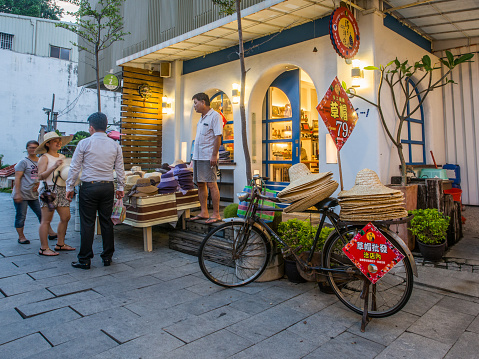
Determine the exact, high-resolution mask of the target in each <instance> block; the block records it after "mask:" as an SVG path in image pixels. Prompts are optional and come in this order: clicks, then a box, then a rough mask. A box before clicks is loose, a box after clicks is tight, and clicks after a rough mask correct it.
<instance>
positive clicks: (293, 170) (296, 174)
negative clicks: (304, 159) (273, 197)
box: [278, 163, 331, 197]
mask: <svg viewBox="0 0 479 359" xmlns="http://www.w3.org/2000/svg"><path fill="white" fill-rule="evenodd" d="M330 174H331V172H325V173H311V171H310V170H309V168H308V166H306V165H305V164H304V163H297V164H295V165H292V166H291V167H290V168H289V180H290V184H289V185H288V186H287V187H286V188H285V189H283V190H282V191H281V192H278V197H281V196H284V195H285V194H287V193H290V192H294V191H296V190H298V189H299V188H301V187H303V186H305V185H308V184H311V183H313V182H316V181H319V180H321V179H323V178H324V177H326V176H328V175H330Z"/></svg>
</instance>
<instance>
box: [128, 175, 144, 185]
mask: <svg viewBox="0 0 479 359" xmlns="http://www.w3.org/2000/svg"><path fill="white" fill-rule="evenodd" d="M140 178H141V177H140V176H138V175H131V176H128V177H126V184H127V185H131V186H133V185H135V184H136V182H137V181H138V180H139V179H140Z"/></svg>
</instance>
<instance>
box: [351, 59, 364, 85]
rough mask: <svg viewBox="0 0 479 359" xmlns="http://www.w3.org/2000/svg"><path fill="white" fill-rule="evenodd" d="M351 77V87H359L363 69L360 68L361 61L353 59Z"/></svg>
mask: <svg viewBox="0 0 479 359" xmlns="http://www.w3.org/2000/svg"><path fill="white" fill-rule="evenodd" d="M351 77H352V78H353V81H352V83H351V86H352V87H361V79H362V78H363V70H361V61H359V60H357V59H354V60H353V68H352V69H351Z"/></svg>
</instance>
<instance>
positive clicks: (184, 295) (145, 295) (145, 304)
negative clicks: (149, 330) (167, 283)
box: [125, 284, 200, 316]
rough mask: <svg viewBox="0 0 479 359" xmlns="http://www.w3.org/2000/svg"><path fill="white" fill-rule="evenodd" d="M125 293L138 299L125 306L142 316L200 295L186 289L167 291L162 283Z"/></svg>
mask: <svg viewBox="0 0 479 359" xmlns="http://www.w3.org/2000/svg"><path fill="white" fill-rule="evenodd" d="M125 294H126V295H127V298H132V299H137V301H135V302H134V303H132V304H128V305H126V306H125V308H128V309H129V310H131V311H132V312H134V313H137V314H138V315H141V316H145V315H148V313H150V312H151V311H155V310H159V309H164V308H168V307H172V306H175V305H178V304H182V303H185V302H189V301H191V300H195V299H196V298H199V297H200V296H199V295H198V294H195V293H192V292H189V291H188V290H186V289H179V290H175V291H172V292H170V291H166V290H163V289H162V288H161V284H160V285H155V286H151V287H146V288H142V289H138V290H136V291H131V292H129V293H125Z"/></svg>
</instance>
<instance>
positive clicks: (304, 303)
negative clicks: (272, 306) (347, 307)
mask: <svg viewBox="0 0 479 359" xmlns="http://www.w3.org/2000/svg"><path fill="white" fill-rule="evenodd" d="M336 302H338V298H337V297H336V296H335V295H334V294H325V293H322V292H320V291H319V289H318V288H314V289H313V290H310V291H308V292H306V293H303V294H300V295H298V296H296V297H294V298H291V299H289V300H287V301H286V302H284V303H283V304H284V305H287V306H288V307H290V308H292V309H294V310H297V311H298V312H302V313H305V314H308V315H311V314H314V313H317V312H319V311H320V310H322V309H324V308H326V307H329V306H330V305H332V304H334V303H336Z"/></svg>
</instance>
